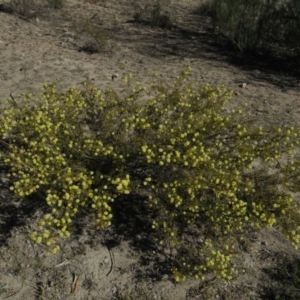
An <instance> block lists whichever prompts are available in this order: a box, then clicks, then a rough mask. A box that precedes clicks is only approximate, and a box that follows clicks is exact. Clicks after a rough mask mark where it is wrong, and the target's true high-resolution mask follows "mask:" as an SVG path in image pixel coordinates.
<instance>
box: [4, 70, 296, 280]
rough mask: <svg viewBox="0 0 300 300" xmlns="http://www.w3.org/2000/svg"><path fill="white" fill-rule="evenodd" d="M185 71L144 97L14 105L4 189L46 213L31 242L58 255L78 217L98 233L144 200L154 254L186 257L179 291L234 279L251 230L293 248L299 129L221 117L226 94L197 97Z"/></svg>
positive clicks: (87, 91)
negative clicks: (167, 251)
mask: <svg viewBox="0 0 300 300" xmlns="http://www.w3.org/2000/svg"><path fill="white" fill-rule="evenodd" d="M188 71H189V69H187V70H184V71H183V72H182V73H180V74H179V75H178V76H177V77H176V80H175V83H168V82H165V81H161V80H160V81H155V82H153V83H152V84H151V85H149V86H143V85H141V84H140V83H136V84H135V85H132V84H131V83H130V76H127V77H125V79H124V82H125V85H126V92H124V93H117V92H116V91H115V90H113V89H107V90H105V91H101V90H99V89H97V88H96V87H91V86H87V85H84V87H83V88H82V89H78V88H71V89H69V90H68V91H67V92H65V93H59V92H58V91H57V90H56V87H55V86H54V85H44V88H43V90H42V91H41V93H40V95H39V96H38V97H34V96H32V95H31V94H26V95H25V94H23V95H20V96H19V98H18V99H16V100H15V101H10V102H9V104H8V106H7V108H6V109H5V110H4V111H3V113H2V115H1V117H0V118H1V120H0V139H1V144H2V146H3V147H2V148H1V152H0V159H1V161H2V163H3V164H5V165H7V166H8V167H9V176H10V177H11V179H12V182H13V183H12V186H11V188H10V189H11V190H12V191H13V192H14V193H16V194H17V195H18V196H19V197H20V199H22V198H24V197H27V196H29V195H32V194H34V193H36V192H39V194H42V195H43V199H44V200H43V201H45V204H46V205H47V206H48V208H49V210H48V212H47V213H46V214H45V215H44V216H43V218H42V219H41V220H40V221H39V223H38V226H37V230H36V231H35V232H33V233H32V234H31V238H32V239H33V240H34V241H35V242H37V243H40V244H44V245H45V246H46V247H47V248H48V249H49V250H51V251H52V252H54V253H55V252H56V251H57V250H58V249H59V246H58V241H59V238H63V237H69V236H70V234H71V229H72V223H73V221H74V218H75V216H76V214H77V213H78V212H79V211H80V209H81V208H83V207H84V208H88V209H89V210H90V212H91V216H92V218H93V220H94V223H95V227H96V228H99V229H101V228H105V227H107V226H110V225H111V224H112V222H113V210H112V202H113V201H114V200H115V199H116V197H119V196H120V195H122V194H127V195H128V194H129V195H130V194H137V193H139V192H141V191H146V192H147V193H146V194H147V195H148V204H147V205H148V208H149V213H150V212H152V211H155V217H154V219H153V223H152V229H153V230H155V231H156V232H158V233H159V236H160V237H161V240H160V241H159V243H160V244H164V243H169V244H171V245H172V246H173V247H178V248H186V249H187V248H188V250H187V251H186V255H184V256H181V257H179V258H176V260H175V261H174V267H173V269H172V271H173V275H174V278H175V280H176V281H180V280H184V279H185V278H186V277H187V276H194V277H196V278H200V279H203V278H204V275H205V274H206V273H214V274H215V275H216V276H217V277H218V278H221V279H224V280H230V279H232V278H234V276H235V275H236V273H237V270H236V269H235V268H234V267H233V265H232V263H231V259H232V257H233V256H234V255H236V254H238V247H236V245H237V242H238V241H239V240H240V239H243V237H245V236H247V233H249V231H252V230H260V229H262V228H265V227H271V226H275V225H276V227H277V228H279V229H280V230H281V231H282V233H283V234H284V235H285V236H286V237H287V239H289V240H290V241H291V243H292V245H293V246H294V247H295V248H297V247H298V244H299V240H300V207H299V203H298V202H297V201H296V199H295V196H294V194H295V193H297V192H298V191H299V186H300V185H299V179H300V171H299V170H300V168H299V167H300V160H299V159H298V156H297V149H298V147H299V129H298V128H297V127H296V126H279V127H275V126H270V127H268V128H266V127H262V126H260V125H259V124H257V123H256V122H255V121H253V120H252V119H251V117H250V116H248V115H247V113H245V112H243V110H242V109H229V108H228V106H227V101H228V100H229V99H230V98H231V96H232V91H228V90H226V89H225V88H224V87H222V88H217V87H213V86H210V85H205V86H195V85H194V84H193V83H191V82H187V81H186V75H187V73H188ZM17 100H18V101H17ZM188 231H189V232H193V234H192V236H193V237H195V238H194V239H193V240H194V242H193V243H191V244H189V245H188V246H186V243H187V240H186V239H185V238H184V236H185V235H186V233H187V232H188Z"/></svg>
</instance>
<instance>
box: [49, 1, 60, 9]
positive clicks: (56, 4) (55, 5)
mask: <svg viewBox="0 0 300 300" xmlns="http://www.w3.org/2000/svg"><path fill="white" fill-rule="evenodd" d="M47 2H48V4H49V5H50V7H52V8H54V9H60V8H62V7H63V5H64V2H63V0H47Z"/></svg>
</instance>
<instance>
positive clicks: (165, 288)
mask: <svg viewBox="0 0 300 300" xmlns="http://www.w3.org/2000/svg"><path fill="white" fill-rule="evenodd" d="M134 4H135V3H134V2H132V1H130V0H118V1H117V0H111V1H101V0H98V1H97V0H95V1H86V2H84V1H83V0H68V1H66V3H65V5H64V7H63V8H62V9H58V10H55V9H51V8H50V7H48V6H47V4H45V3H40V2H37V4H36V6H35V7H33V12H35V13H36V15H35V17H33V18H31V19H29V20H24V19H22V18H20V16H18V15H15V14H11V13H7V12H4V11H0V54H1V60H0V103H1V106H2V107H3V105H4V100H5V99H6V98H8V97H10V94H11V95H12V96H14V97H15V96H16V95H17V94H19V93H23V92H31V93H33V94H34V93H37V92H38V91H39V89H40V88H41V87H42V84H43V83H56V84H57V86H58V87H59V88H60V89H62V90H66V89H68V88H69V87H70V86H80V85H81V83H82V82H84V81H86V80H89V81H90V82H92V83H93V84H94V85H95V86H97V87H99V88H103V89H105V88H109V87H112V88H115V89H117V90H119V89H121V88H122V77H123V76H124V75H125V74H128V73H132V74H133V76H134V79H135V80H136V81H140V82H144V83H149V82H150V81H151V77H152V76H153V74H154V73H158V74H159V76H161V77H162V78H164V79H167V80H173V79H174V78H175V76H176V75H177V73H178V72H179V71H180V70H182V69H183V68H184V67H185V66H187V65H190V66H191V67H192V68H193V70H192V72H191V74H190V76H189V78H190V79H191V80H194V81H196V82H199V83H210V84H213V85H223V84H224V85H226V86H227V87H228V88H230V89H234V90H235V91H236V92H235V95H234V98H233V105H239V104H242V103H244V102H249V104H250V105H249V113H250V114H252V115H253V116H254V117H255V118H257V120H258V121H259V122H262V123H272V122H286V123H294V122H298V118H299V114H300V98H299V97H300V77H297V76H296V75H295V74H296V73H295V70H294V69H293V68H292V65H291V64H290V63H289V62H286V61H283V60H282V61H277V62H275V61H269V60H268V59H266V58H264V59H261V60H259V61H257V60H256V61H254V60H251V59H249V60H248V61H246V62H244V63H243V64H241V63H240V60H239V58H238V54H236V53H235V54H233V53H232V52H230V51H229V50H228V49H226V47H222V45H220V44H218V43H216V42H214V41H213V39H211V38H210V35H209V28H210V21H209V20H208V19H207V18H203V17H200V16H199V15H197V14H195V13H193V11H194V9H195V8H196V6H197V4H198V3H197V1H192V0H186V1H179V0H173V1H171V2H169V4H168V5H167V9H168V11H169V12H170V15H171V17H172V19H173V20H174V24H175V26H174V27H173V28H171V29H159V28H152V27H150V26H148V25H145V24H139V23H134V22H133V14H134V12H135V11H134ZM83 15H86V16H88V17H89V18H90V19H91V20H92V22H93V24H96V25H97V26H99V28H100V27H101V28H102V29H104V30H105V31H106V32H107V34H108V36H109V40H108V45H107V47H106V48H105V49H103V50H102V51H100V52H99V53H93V54H90V53H87V52H86V51H82V49H83V48H84V47H85V46H86V45H88V43H89V41H90V37H89V36H87V35H86V34H85V33H84V32H83V33H82V32H81V33H80V32H78V31H76V30H74V29H75V28H74V21H73V22H72V19H73V20H79V19H80V16H83ZM113 75H116V76H117V77H116V78H115V79H114V80H112V76H113ZM244 83H245V84H244ZM243 84H244V85H243ZM0 175H1V176H0V189H1V193H0V243H1V244H2V245H0V299H11V300H12V299H89V300H91V299H178V300H181V299H270V298H263V297H262V296H261V292H262V290H263V289H264V286H270V285H271V284H272V282H271V281H272V279H268V277H267V276H266V275H264V272H263V269H264V268H268V267H271V266H273V265H274V264H279V262H282V260H283V258H282V257H285V256H288V257H300V256H299V255H300V252H299V251H298V252H297V251H294V250H293V249H292V248H291V247H290V246H289V245H288V244H287V242H286V241H285V240H284V238H283V237H282V236H281V235H280V234H279V233H278V232H277V231H276V230H275V229H272V230H266V231H263V232H262V233H260V234H259V235H257V236H254V237H253V239H252V240H253V243H252V244H251V245H250V244H249V245H248V244H247V245H244V248H243V257H242V258H241V259H240V262H241V263H243V266H244V268H245V269H246V271H247V272H246V274H244V275H241V276H240V278H239V279H238V281H237V282H235V283H230V284H226V285H224V284H221V283H219V282H210V283H208V282H206V283H203V284H202V283H201V284H199V282H197V281H196V280H188V281H187V282H185V283H183V284H175V283H174V282H173V281H172V279H171V278H170V277H169V275H168V274H167V273H166V272H165V273H163V272H162V273H161V268H158V266H159V265H163V264H167V257H168V255H169V253H168V251H169V250H168V249H155V248H154V249H152V248H150V247H147V246H145V245H144V246H143V245H141V243H136V239H138V237H135V238H134V239H129V238H127V237H126V236H124V235H122V234H121V233H117V232H115V231H114V230H113V229H110V230H109V231H108V232H106V233H99V232H95V231H94V229H93V224H86V225H84V226H83V227H82V228H81V225H80V224H83V223H84V221H82V222H81V223H78V224H79V225H78V226H77V227H78V230H77V231H78V232H75V233H74V236H73V237H72V238H71V239H70V240H68V241H66V242H64V243H63V244H62V251H61V252H60V253H58V254H57V255H53V256H46V255H45V254H44V253H43V251H42V249H41V248H40V247H39V246H37V245H33V244H32V243H31V242H30V241H29V240H28V239H27V238H26V233H27V232H28V231H30V230H31V228H32V226H33V225H32V224H33V220H34V219H35V218H37V216H38V211H36V210H34V208H33V206H30V205H29V204H28V203H21V204H20V203H18V202H17V201H16V200H15V199H14V198H13V196H12V195H11V194H10V193H9V191H8V184H9V182H8V181H7V179H6V177H5V173H4V171H2V173H0ZM75 275H76V276H77V277H78V278H79V281H78V282H79V285H78V290H77V291H76V293H74V294H71V287H72V282H73V280H74V276H75ZM268 280H269V281H270V282H269V281H268ZM262 282H264V283H262ZM274 299H275V298H274ZM298 299H300V292H299V298H298Z"/></svg>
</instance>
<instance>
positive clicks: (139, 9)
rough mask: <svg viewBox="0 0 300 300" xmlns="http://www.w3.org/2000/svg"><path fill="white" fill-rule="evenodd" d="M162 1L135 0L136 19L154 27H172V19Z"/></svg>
mask: <svg viewBox="0 0 300 300" xmlns="http://www.w3.org/2000/svg"><path fill="white" fill-rule="evenodd" d="M163 6H164V5H163V4H162V1H156V2H155V3H154V5H153V4H152V2H151V3H147V2H143V3H142V4H141V3H140V2H135V3H134V7H135V13H134V16H133V18H134V20H135V21H136V22H140V23H146V24H149V25H150V26H152V27H160V28H171V27H172V21H171V19H170V17H169V15H168V13H167V12H166V11H164V10H163Z"/></svg>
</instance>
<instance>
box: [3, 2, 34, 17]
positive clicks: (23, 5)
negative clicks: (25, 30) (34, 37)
mask: <svg viewBox="0 0 300 300" xmlns="http://www.w3.org/2000/svg"><path fill="white" fill-rule="evenodd" d="M6 6H7V8H8V9H9V11H11V12H12V13H14V14H16V15H18V16H19V17H21V18H23V19H26V20H27V19H30V18H33V17H36V15H37V12H36V11H35V9H36V1H35V0H10V1H9V2H8V3H6Z"/></svg>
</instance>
